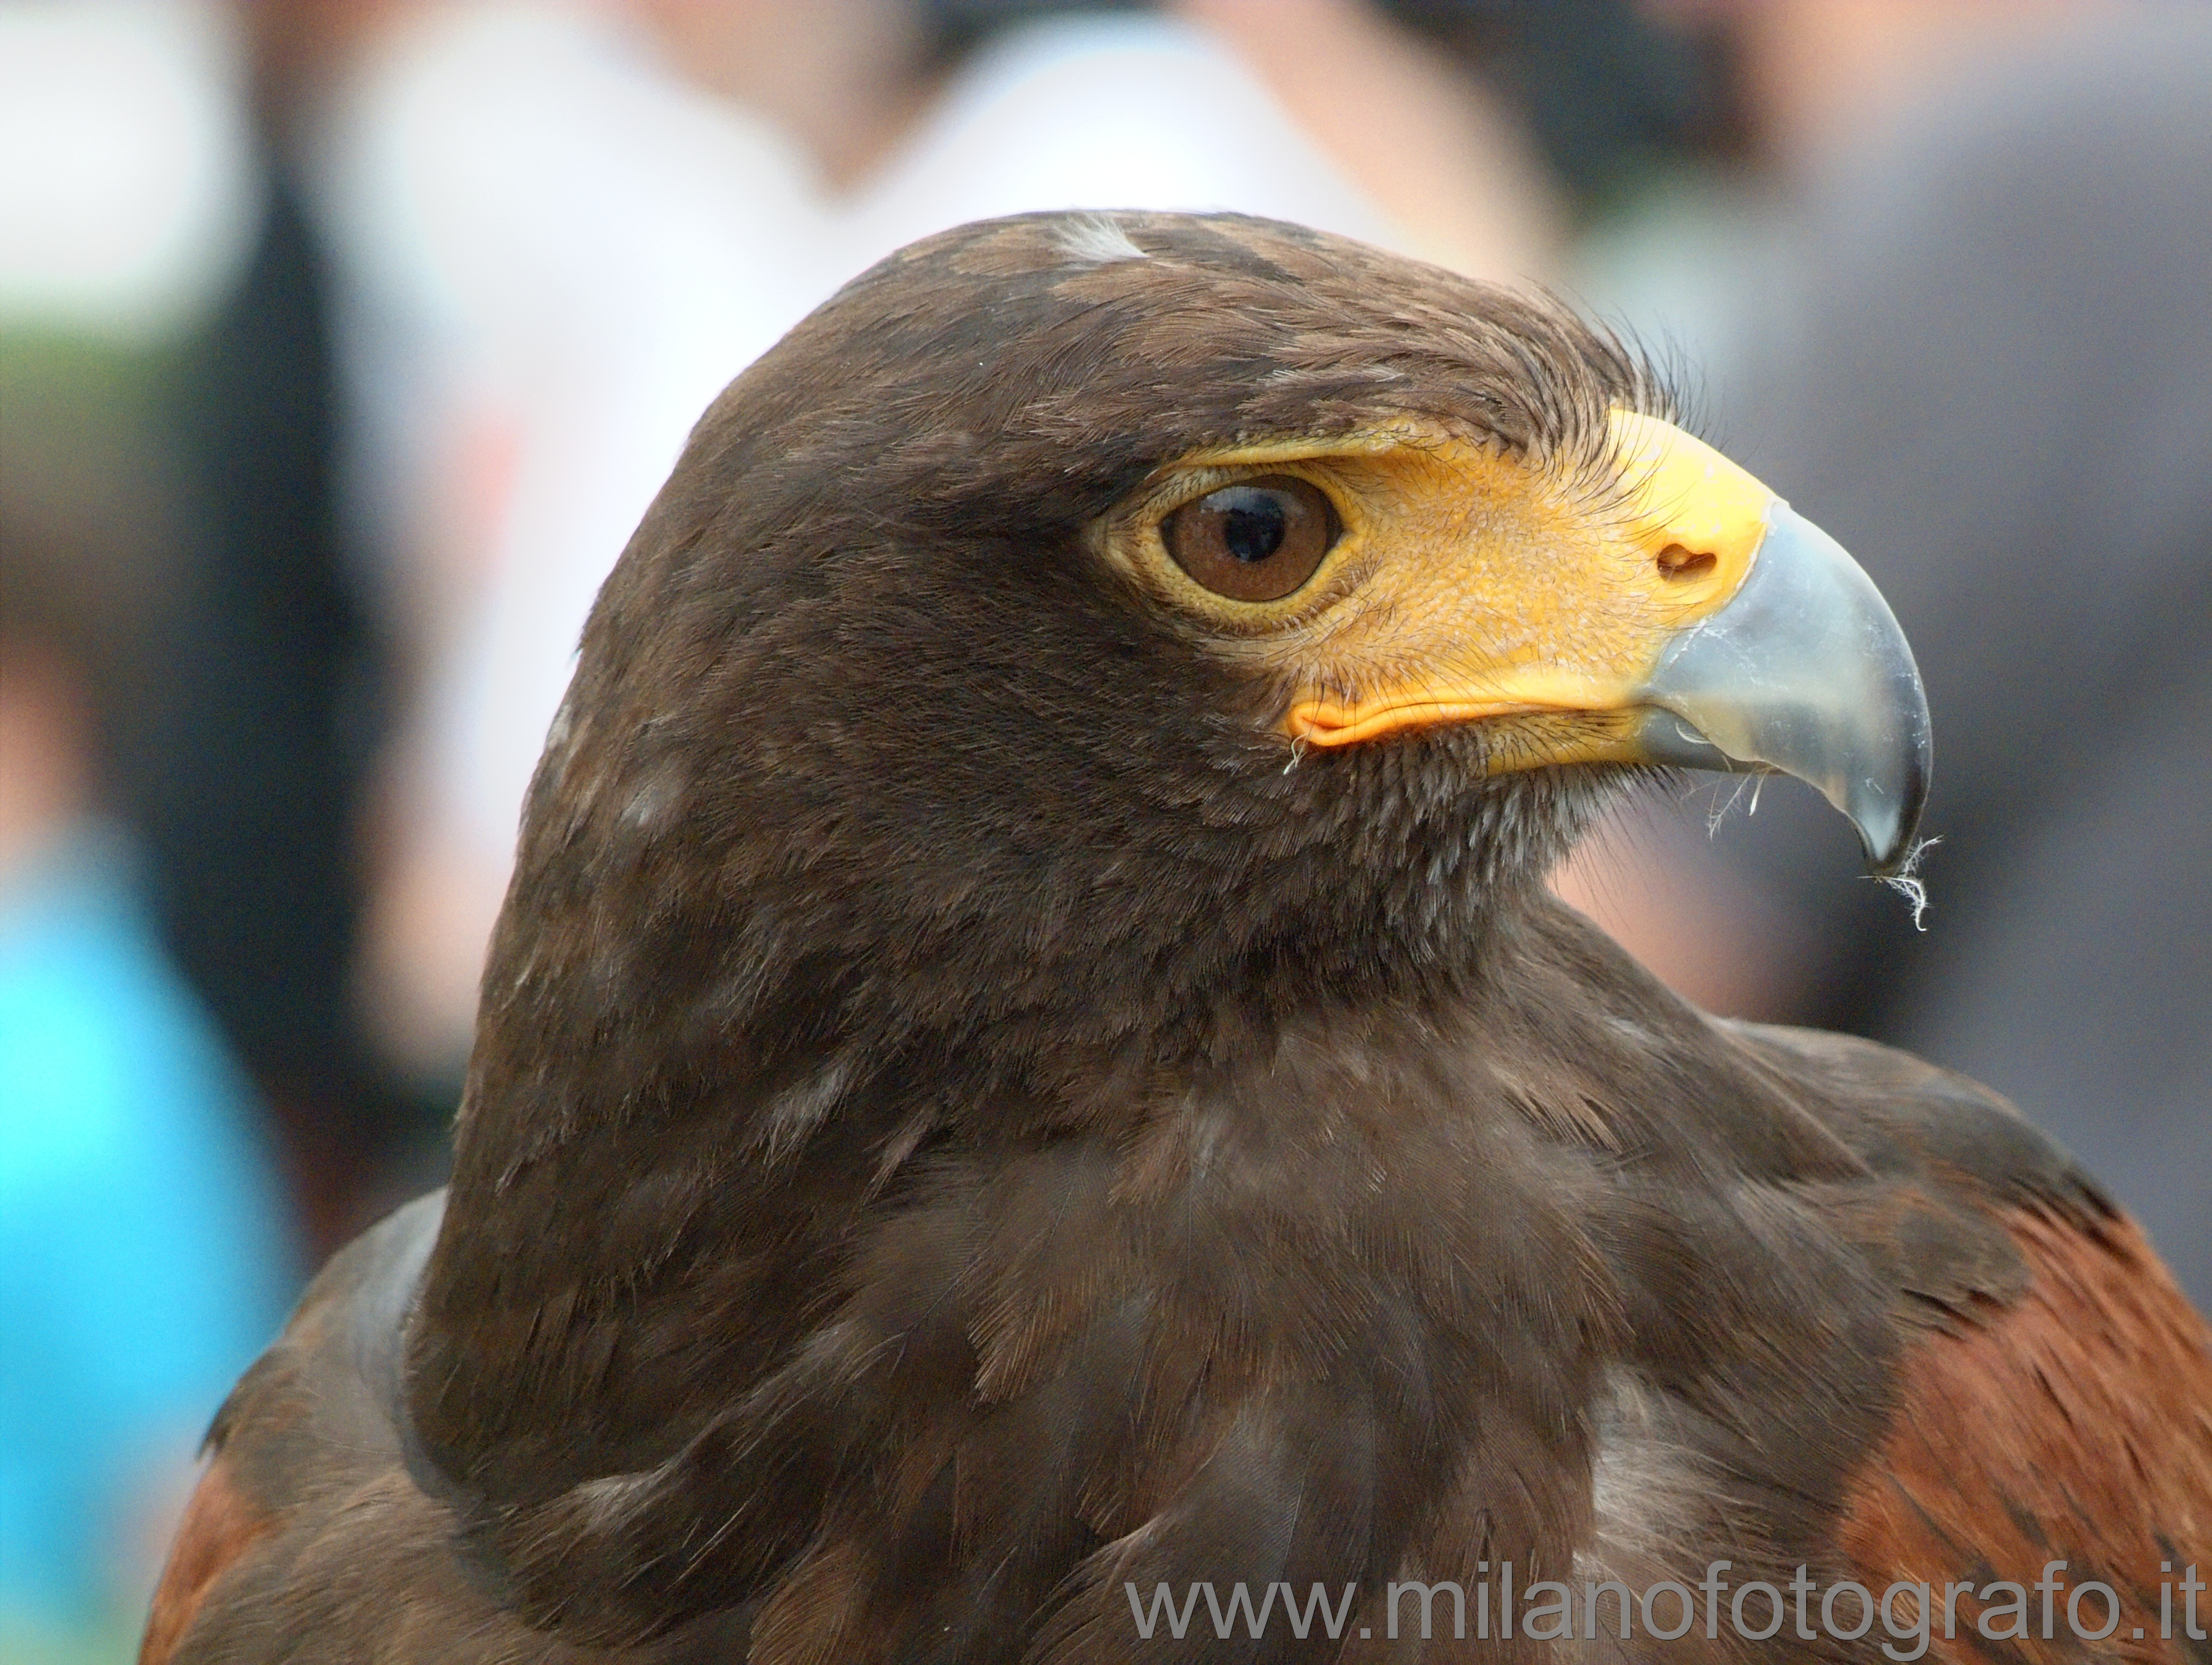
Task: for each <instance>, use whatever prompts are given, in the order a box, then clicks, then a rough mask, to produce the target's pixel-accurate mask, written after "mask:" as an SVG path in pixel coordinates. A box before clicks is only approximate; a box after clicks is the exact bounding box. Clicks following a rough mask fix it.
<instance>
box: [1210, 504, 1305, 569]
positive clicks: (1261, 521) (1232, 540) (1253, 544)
mask: <svg viewBox="0 0 2212 1665" xmlns="http://www.w3.org/2000/svg"><path fill="white" fill-rule="evenodd" d="M1211 506H1212V508H1213V509H1214V510H1215V511H1216V512H1218V514H1219V515H1220V516H1221V542H1222V547H1223V548H1225V549H1227V550H1228V552H1229V555H1230V559H1231V560H1239V561H1242V562H1243V563H1244V564H1245V565H1246V566H1257V565H1259V563H1260V562H1261V561H1263V560H1269V559H1270V558H1272V557H1273V554H1274V553H1275V551H1277V550H1278V549H1279V548H1282V547H1283V539H1284V538H1285V536H1288V534H1289V532H1290V530H1291V518H1290V514H1289V512H1288V511H1287V509H1286V507H1285V504H1284V502H1283V494H1282V493H1280V492H1271V491H1267V490H1264V489H1261V488H1260V487H1253V486H1231V487H1230V488H1229V489H1228V490H1226V491H1222V492H1217V493H1214V496H1213V501H1212V505H1211Z"/></svg>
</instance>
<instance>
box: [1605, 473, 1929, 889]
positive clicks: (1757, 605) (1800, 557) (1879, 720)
mask: <svg viewBox="0 0 2212 1665" xmlns="http://www.w3.org/2000/svg"><path fill="white" fill-rule="evenodd" d="M1642 693H1643V699H1642V703H1643V704H1644V705H1647V706H1649V707H1650V708H1651V709H1650V714H1649V716H1648V717H1646V718H1645V719H1644V724H1643V727H1642V730H1641V731H1640V734H1639V736H1638V738H1639V739H1640V741H1641V742H1642V744H1643V747H1644V749H1645V751H1646V753H1647V754H1648V755H1649V756H1650V759H1651V760H1652V761H1653V762H1656V763H1671V764H1676V765H1680V766H1683V767H1686V768H1692V769H1722V770H1731V771H1744V770H1752V771H1765V770H1779V771H1780V772H1782V773H1784V774H1788V775H1795V776H1796V777H1797V778H1798V779H1800V780H1802V781H1806V782H1808V783H1809V784H1811V785H1813V786H1814V787H1817V788H1818V789H1819V790H1820V793H1821V794H1822V796H1825V797H1826V799H1827V800H1828V802H1831V803H1832V804H1834V805H1835V806H1836V808H1838V809H1840V810H1842V811H1843V813H1844V814H1845V815H1846V816H1848V817H1849V818H1850V821H1851V824H1852V825H1853V826H1856V827H1857V828H1858V833H1859V839H1860V842H1861V843H1862V844H1863V845H1864V846H1865V848H1866V854H1867V859H1868V861H1869V863H1871V864H1872V866H1873V869H1874V871H1875V872H1876V873H1877V874H1894V873H1896V872H1898V871H1899V869H1902V868H1903V867H1904V866H1905V863H1907V862H1908V861H1909V860H1910V858H1911V853H1912V850H1913V845H1914V840H1913V834H1914V833H1915V831H1916V830H1917V828H1918V826H1919V825H1920V811H1921V808H1922V805H1923V803H1924V802H1926V800H1927V796H1928V776H1929V766H1930V764H1931V762H1932V760H1933V758H1934V744H1933V741H1932V739H1931V737H1930V735H1929V726H1928V697H1927V695H1926V693H1924V692H1923V689H1922V687H1921V686H1920V669H1919V667H1918V666H1917V665H1916V664H1914V663H1913V662H1912V649H1911V646H1910V645H1907V644H1906V642H1905V633H1904V632H1903V631H1902V630H1900V629H1899V627H1898V623H1897V619H1896V616H1895V615H1893V614H1892V613H1891V612H1890V610H1889V603H1888V602H1885V601H1884V600H1883V599H1882V598H1881V591H1880V590H1876V589H1875V587H1874V580H1873V579H1871V578H1869V577H1867V575H1866V573H1865V572H1864V571H1863V570H1862V569H1861V567H1860V566H1859V564H1858V563H1857V561H1855V560H1852V559H1851V558H1850V555H1849V554H1845V553H1844V548H1843V546H1842V545H1841V544H1839V543H1838V542H1836V541H1835V539H1833V538H1832V537H1830V536H1828V535H1827V534H1826V532H1824V531H1822V530H1820V528H1819V527H1818V526H1815V525H1814V524H1813V523H1812V522H1811V521H1809V520H1807V519H1806V518H1804V517H1803V516H1802V515H1801V514H1799V513H1797V512H1796V511H1795V510H1793V509H1791V508H1790V506H1789V505H1788V504H1786V503H1784V502H1783V501H1782V500H1780V499H1779V498H1777V499H1775V500H1773V502H1772V503H1771V505H1770V506H1769V507H1768V510H1767V514H1766V535H1765V537H1764V538H1763V539H1762V540H1761V541H1760V542H1759V549H1758V553H1757V555H1756V557H1755V558H1754V560H1753V566H1752V569H1751V571H1750V572H1749V573H1748V575H1747V576H1746V578H1745V579H1744V581H1743V584H1742V585H1741V588H1740V589H1738V590H1737V591H1736V593H1735V595H1734V596H1731V597H1730V598H1729V601H1728V603H1727V604H1726V605H1725V606H1723V607H1722V608H1720V609H1719V610H1718V611H1717V612H1716V613H1714V614H1712V615H1710V616H1709V617H1707V618H1705V619H1703V620H1700V621H1699V622H1697V623H1696V624H1694V625H1692V626H1691V627H1688V628H1687V629H1686V630H1685V631H1684V632H1683V633H1682V635H1681V636H1680V639H1678V640H1676V641H1674V643H1672V644H1670V645H1668V648H1667V650H1666V651H1665V652H1664V653H1663V654H1662V656H1661V657H1660V659H1659V663H1658V665H1657V667H1656V669H1654V671H1653V672H1652V674H1651V676H1650V681H1648V682H1647V683H1646V684H1645V686H1644V689H1643V691H1642Z"/></svg>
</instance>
